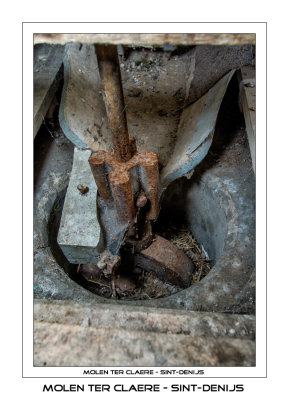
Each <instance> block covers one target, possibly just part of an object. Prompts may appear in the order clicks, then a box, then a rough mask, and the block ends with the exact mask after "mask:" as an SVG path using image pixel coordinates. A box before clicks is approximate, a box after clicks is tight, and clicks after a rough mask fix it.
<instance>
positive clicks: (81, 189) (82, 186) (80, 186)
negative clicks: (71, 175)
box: [77, 183, 89, 194]
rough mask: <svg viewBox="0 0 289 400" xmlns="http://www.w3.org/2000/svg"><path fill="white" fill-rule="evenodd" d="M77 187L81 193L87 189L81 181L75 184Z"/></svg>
mask: <svg viewBox="0 0 289 400" xmlns="http://www.w3.org/2000/svg"><path fill="white" fill-rule="evenodd" d="M77 189H78V190H79V191H80V193H81V194H86V193H87V192H88V191H89V188H88V187H87V186H85V185H82V184H81V183H80V184H79V185H77Z"/></svg>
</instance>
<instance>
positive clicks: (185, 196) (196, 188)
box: [48, 79, 244, 301]
mask: <svg viewBox="0 0 289 400" xmlns="http://www.w3.org/2000/svg"><path fill="white" fill-rule="evenodd" d="M236 92H237V82H236V79H233V80H232V83H231V84H230V86H229V89H228V91H227V94H226V96H225V98H224V101H223V104H222V106H221V109H220V113H219V118H218V122H217V126H216V131H215V136H214V141H213V144H212V146H211V148H210V151H209V154H208V155H207V157H206V158H205V160H204V161H203V162H202V163H201V164H200V166H199V167H197V168H196V170H195V173H194V175H193V177H192V178H191V179H186V178H181V179H179V180H177V181H175V182H173V183H172V184H171V185H170V186H169V187H168V188H167V190H166V192H165V194H164V196H163V200H162V206H161V213H160V215H159V218H158V221H157V223H156V224H155V225H154V227H153V230H154V232H155V233H158V234H160V235H161V236H163V237H165V238H167V239H169V240H171V241H172V242H173V243H175V244H176V245H177V246H178V247H179V248H180V249H182V250H183V251H184V252H185V253H186V254H187V255H188V256H189V257H190V258H191V259H192V261H193V262H194V265H195V272H194V273H193V275H192V279H191V282H192V285H194V284H197V283H198V282H199V281H200V280H201V279H203V278H205V277H206V276H207V274H209V272H210V271H211V270H212V269H213V268H214V265H215V263H216V262H217V260H218V258H219V256H220V255H221V253H222V251H223V249H224V243H225V237H226V234H227V220H226V216H225V214H224V210H223V208H222V207H221V204H220V199H219V198H218V194H216V193H215V187H211V186H210V185H208V183H207V182H206V180H204V179H203V175H204V173H205V172H206V171H207V170H209V169H210V168H211V167H212V166H213V165H214V164H215V163H216V162H220V161H221V162H222V157H223V154H224V153H225V150H226V148H228V147H229V146H231V144H232V143H233V145H234V143H235V142H236V138H235V137H234V129H242V126H243V124H244V122H243V119H242V117H241V116H240V113H239V112H238V108H237V104H236V101H235V102H233V101H232V97H233V98H235V99H236V98H237V97H236ZM240 126H241V127H240ZM232 132H233V134H232ZM237 140H239V139H238V138H237ZM234 158H235V155H234ZM226 160H227V156H226ZM64 198H65V191H63V192H61V193H60V194H59V196H58V198H57V199H56V202H55V205H54V207H53V208H52V213H51V216H50V220H49V224H48V231H49V245H50V248H51V251H52V253H53V256H54V258H55V259H56V261H57V263H58V265H60V266H61V267H62V268H63V269H64V271H65V272H66V273H67V274H68V276H69V277H70V278H71V279H72V280H74V281H75V282H76V283H78V284H79V285H81V286H82V287H84V288H86V289H88V290H90V291H91V292H93V293H95V294H97V295H99V296H102V297H106V298H115V299H122V300H128V301H129V300H147V299H150V298H160V297H167V296H170V295H172V294H175V293H177V292H179V291H180V290H183V288H180V287H177V286H173V285H170V284H168V283H165V282H162V281H161V280H160V279H158V278H157V277H156V276H154V275H152V274H150V273H148V272H145V271H144V270H142V269H141V268H138V267H134V268H132V267H131V266H130V264H129V262H128V260H126V257H125V255H124V254H123V252H122V254H121V256H122V263H121V265H120V267H119V268H118V270H117V273H116V276H115V279H114V282H113V283H112V282H111V280H109V279H108V278H106V277H105V276H104V275H103V274H102V273H100V272H99V271H96V270H95V269H93V267H92V266H91V265H89V264H87V265H86V266H85V269H86V278H85V277H84V274H83V271H84V266H83V265H74V264H70V263H69V262H68V261H67V260H66V258H65V257H64V255H63V253H62V251H61V249H60V247H59V246H58V244H57V233H58V229H59V224H60V218H61V213H62V206H63V203H64ZM113 294H114V295H115V294H116V297H112V296H113Z"/></svg>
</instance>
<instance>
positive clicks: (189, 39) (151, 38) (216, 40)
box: [34, 33, 255, 46]
mask: <svg viewBox="0 0 289 400" xmlns="http://www.w3.org/2000/svg"><path fill="white" fill-rule="evenodd" d="M69 42H79V43H91V44H92V43H103V44H115V45H117V44H123V45H132V46H133V45H134V46H137V45H139V46H147V45H163V44H171V45H200V44H207V45H242V44H255V34H254V33H89V34H84V33H35V34H34V44H37V43H53V44H65V43H69Z"/></svg>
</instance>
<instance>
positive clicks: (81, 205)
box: [57, 148, 101, 264]
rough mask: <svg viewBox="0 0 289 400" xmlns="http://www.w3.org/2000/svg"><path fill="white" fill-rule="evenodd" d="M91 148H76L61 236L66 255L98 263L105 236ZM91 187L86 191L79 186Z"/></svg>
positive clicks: (81, 261)
mask: <svg viewBox="0 0 289 400" xmlns="http://www.w3.org/2000/svg"><path fill="white" fill-rule="evenodd" d="M90 154H91V151H90V150H81V149H78V148H75V149H74V159H73V166H72V171H71V175H70V181H69V185H68V188H67V192H66V196H65V202H64V206H63V211H62V217H61V222H60V227H59V233H58V237H57V241H58V244H59V246H60V248H61V249H62V251H63V253H64V255H65V257H66V258H67V260H68V261H69V262H71V263H72V264H80V263H86V262H89V261H91V262H97V258H98V255H99V242H100V236H101V230H100V225H99V222H98V218H97V211H96V195H97V187H96V184H95V181H94V178H93V175H92V173H91V170H90V166H89V163H88V158H89V156H90ZM79 185H83V186H86V187H87V188H88V192H87V193H85V194H82V193H81V191H79V189H78V186H79Z"/></svg>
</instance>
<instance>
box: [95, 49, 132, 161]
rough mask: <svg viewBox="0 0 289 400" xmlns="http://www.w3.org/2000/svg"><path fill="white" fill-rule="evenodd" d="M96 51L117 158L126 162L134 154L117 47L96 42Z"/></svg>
mask: <svg viewBox="0 0 289 400" xmlns="http://www.w3.org/2000/svg"><path fill="white" fill-rule="evenodd" d="M95 52H96V55H97V60H98V67H99V74H100V78H101V83H102V88H103V98H104V102H105V107H106V114H107V119H108V124H109V128H110V131H111V136H112V145H113V149H114V152H115V156H116V158H117V160H118V161H121V162H126V161H128V160H129V159H130V158H131V156H132V154H131V149H130V143H129V136H128V130H127V121H126V112H125V104H124V98H123V91H122V83H121V75H120V68H119V61H118V54H117V48H116V46H113V45H107V46H105V45H98V44H96V45H95Z"/></svg>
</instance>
